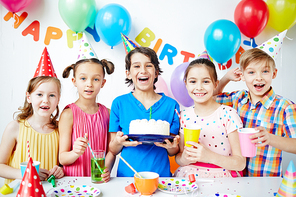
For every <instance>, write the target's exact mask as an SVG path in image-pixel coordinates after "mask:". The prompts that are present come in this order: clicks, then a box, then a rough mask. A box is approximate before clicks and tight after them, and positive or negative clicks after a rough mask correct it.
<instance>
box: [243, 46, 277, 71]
mask: <svg viewBox="0 0 296 197" xmlns="http://www.w3.org/2000/svg"><path fill="white" fill-rule="evenodd" d="M260 61H263V62H265V63H266V65H267V66H270V68H272V69H275V62H274V59H273V58H272V57H271V56H270V55H268V54H267V53H266V52H264V51H262V50H261V49H258V48H253V49H249V50H247V51H245V52H244V53H243V54H242V56H241V57H240V61H239V64H240V68H241V70H245V69H246V68H247V67H248V65H249V64H250V63H251V62H260Z"/></svg>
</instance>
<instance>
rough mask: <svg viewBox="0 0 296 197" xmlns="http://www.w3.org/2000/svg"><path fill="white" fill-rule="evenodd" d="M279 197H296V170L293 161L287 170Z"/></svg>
mask: <svg viewBox="0 0 296 197" xmlns="http://www.w3.org/2000/svg"><path fill="white" fill-rule="evenodd" d="M276 196H277V197H295V196H296V170H295V166H294V163H293V161H290V163H289V166H288V168H287V170H286V173H285V175H284V178H283V180H282V183H281V186H280V188H279V190H278V193H277V195H276Z"/></svg>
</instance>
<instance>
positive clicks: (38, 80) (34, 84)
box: [15, 76, 61, 129]
mask: <svg viewBox="0 0 296 197" xmlns="http://www.w3.org/2000/svg"><path fill="white" fill-rule="evenodd" d="M47 82H54V83H56V85H57V86H58V93H59V96H60V95H61V82H60V80H59V79H57V78H55V77H49V76H39V77H34V78H32V79H31V80H30V81H29V84H28V87H27V91H26V92H28V93H29V94H31V93H32V92H34V91H35V90H36V89H37V88H38V87H39V86H40V85H41V84H42V83H47ZM18 110H19V111H17V112H15V113H19V114H18V115H17V117H16V119H17V121H18V122H20V120H25V119H27V118H30V117H31V116H32V115H33V113H34V110H33V107H32V104H31V103H28V101H27V97H25V102H24V106H23V107H20V108H18ZM58 117H59V106H58V105H57V108H56V114H55V116H53V115H51V119H50V123H48V124H47V125H46V126H48V127H49V128H51V129H57V128H58V121H57V119H58Z"/></svg>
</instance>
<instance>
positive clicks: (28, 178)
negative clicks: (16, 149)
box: [16, 157, 46, 197]
mask: <svg viewBox="0 0 296 197" xmlns="http://www.w3.org/2000/svg"><path fill="white" fill-rule="evenodd" d="M16 196H17V197H30V196H34V197H39V196H40V197H41V196H43V197H45V196H46V195H45V192H44V189H43V186H42V183H41V181H40V178H39V175H38V173H37V170H36V168H35V167H34V166H33V160H32V158H31V157H30V159H29V162H28V166H27V168H26V172H25V174H24V177H23V179H22V181H21V185H20V189H19V190H18V192H17V195H16Z"/></svg>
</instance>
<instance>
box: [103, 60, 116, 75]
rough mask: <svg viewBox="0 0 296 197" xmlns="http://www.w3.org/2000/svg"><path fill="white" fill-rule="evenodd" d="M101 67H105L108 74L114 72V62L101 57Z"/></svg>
mask: <svg viewBox="0 0 296 197" xmlns="http://www.w3.org/2000/svg"><path fill="white" fill-rule="evenodd" d="M101 63H102V66H103V68H105V70H106V72H107V73H108V75H111V74H112V73H113V72H114V64H113V63H112V62H110V61H108V60H105V59H102V60H101Z"/></svg>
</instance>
